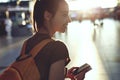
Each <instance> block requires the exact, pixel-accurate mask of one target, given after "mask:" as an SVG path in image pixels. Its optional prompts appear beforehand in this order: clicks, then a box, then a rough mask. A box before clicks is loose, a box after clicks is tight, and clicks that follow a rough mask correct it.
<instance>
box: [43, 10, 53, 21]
mask: <svg viewBox="0 0 120 80" xmlns="http://www.w3.org/2000/svg"><path fill="white" fill-rule="evenodd" d="M51 17H52V14H51V13H50V12H48V11H45V13H44V19H45V20H47V21H49V20H50V19H51Z"/></svg>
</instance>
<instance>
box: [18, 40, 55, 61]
mask: <svg viewBox="0 0 120 80" xmlns="http://www.w3.org/2000/svg"><path fill="white" fill-rule="evenodd" d="M50 41H53V39H45V40H43V41H41V42H40V43H38V44H37V45H36V46H35V47H34V48H33V49H32V50H31V51H30V53H29V54H25V48H26V43H27V41H25V42H24V44H23V47H22V50H21V54H20V56H19V57H18V58H17V59H16V61H21V60H24V59H26V58H29V57H31V56H32V57H33V58H34V57H35V56H36V55H37V53H38V52H39V51H40V50H41V49H42V48H43V47H44V46H45V45H46V44H47V43H49V42H50Z"/></svg>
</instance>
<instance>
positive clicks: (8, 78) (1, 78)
mask: <svg viewBox="0 0 120 80" xmlns="http://www.w3.org/2000/svg"><path fill="white" fill-rule="evenodd" d="M50 41H53V40H52V39H46V40H43V41H42V42H40V43H39V44H37V45H36V46H35V47H34V48H33V49H32V50H31V51H30V54H28V55H27V54H25V46H26V42H24V44H23V47H22V51H21V56H20V58H19V59H18V60H16V61H15V62H14V63H12V64H11V65H10V66H9V67H8V68H7V69H6V70H5V71H4V72H3V73H2V74H0V80H40V73H39V71H38V69H37V66H36V64H35V61H34V57H35V56H36V55H37V53H38V52H39V51H40V50H41V49H42V47H44V46H45V45H46V44H47V43H48V42H50Z"/></svg>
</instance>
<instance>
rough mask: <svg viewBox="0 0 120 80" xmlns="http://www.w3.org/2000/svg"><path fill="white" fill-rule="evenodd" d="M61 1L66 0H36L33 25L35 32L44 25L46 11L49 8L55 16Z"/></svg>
mask: <svg viewBox="0 0 120 80" xmlns="http://www.w3.org/2000/svg"><path fill="white" fill-rule="evenodd" d="M61 1H65V0H37V1H36V2H35V5H34V11H33V27H34V31H35V32H37V30H39V29H40V27H44V12H45V11H46V10H47V11H48V12H50V13H51V14H52V16H54V15H55V13H56V11H57V9H58V5H59V3H60V2H61Z"/></svg>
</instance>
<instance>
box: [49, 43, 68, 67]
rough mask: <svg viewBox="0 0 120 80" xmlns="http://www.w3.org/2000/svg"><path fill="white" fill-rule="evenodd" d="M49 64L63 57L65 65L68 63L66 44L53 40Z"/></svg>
mask: <svg viewBox="0 0 120 80" xmlns="http://www.w3.org/2000/svg"><path fill="white" fill-rule="evenodd" d="M49 59H50V64H53V63H55V62H56V61H59V60H62V59H65V60H66V63H65V66H66V65H67V64H68V63H69V61H70V58H69V53H68V49H67V47H66V45H65V44H64V43H63V42H61V41H55V42H53V43H52V53H50V57H49Z"/></svg>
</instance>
